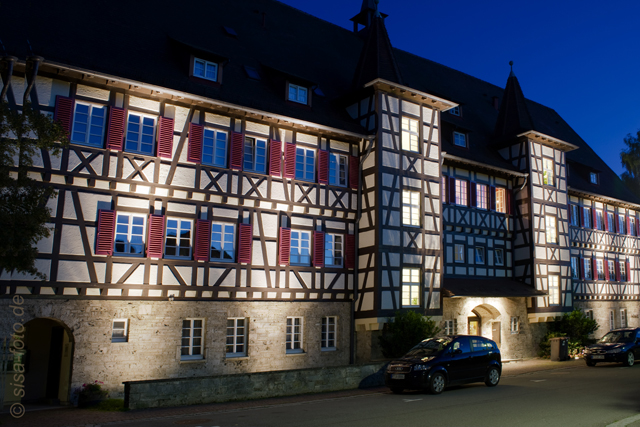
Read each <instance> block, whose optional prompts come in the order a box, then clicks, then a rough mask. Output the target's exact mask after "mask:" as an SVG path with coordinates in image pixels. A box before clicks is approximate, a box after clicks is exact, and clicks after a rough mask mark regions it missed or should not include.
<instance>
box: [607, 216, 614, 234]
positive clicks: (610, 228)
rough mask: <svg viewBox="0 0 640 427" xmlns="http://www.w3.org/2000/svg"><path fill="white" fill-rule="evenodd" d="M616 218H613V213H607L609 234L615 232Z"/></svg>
mask: <svg viewBox="0 0 640 427" xmlns="http://www.w3.org/2000/svg"><path fill="white" fill-rule="evenodd" d="M613 224H614V218H613V213H612V212H607V225H608V226H609V227H608V228H609V232H610V233H613V232H614V231H615V227H614V225H613Z"/></svg>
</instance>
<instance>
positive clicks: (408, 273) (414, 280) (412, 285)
mask: <svg viewBox="0 0 640 427" xmlns="http://www.w3.org/2000/svg"><path fill="white" fill-rule="evenodd" d="M402 306H403V307H419V306H420V269H419V268H403V269H402Z"/></svg>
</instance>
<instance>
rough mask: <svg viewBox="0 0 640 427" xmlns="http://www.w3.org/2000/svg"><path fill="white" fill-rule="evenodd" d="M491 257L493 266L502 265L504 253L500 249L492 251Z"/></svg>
mask: <svg viewBox="0 0 640 427" xmlns="http://www.w3.org/2000/svg"><path fill="white" fill-rule="evenodd" d="M493 257H494V260H493V262H494V264H495V265H504V251H503V250H502V249H499V248H498V249H494V251H493Z"/></svg>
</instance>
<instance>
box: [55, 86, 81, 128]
mask: <svg viewBox="0 0 640 427" xmlns="http://www.w3.org/2000/svg"><path fill="white" fill-rule="evenodd" d="M75 103H76V102H75V100H73V99H71V98H67V97H66V96H60V95H56V109H55V111H54V113H53V119H54V120H56V121H58V122H59V123H60V125H61V126H62V128H63V129H64V130H65V131H66V132H67V133H69V134H70V133H71V124H72V123H73V107H74V106H75Z"/></svg>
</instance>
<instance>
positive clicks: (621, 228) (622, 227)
mask: <svg viewBox="0 0 640 427" xmlns="http://www.w3.org/2000/svg"><path fill="white" fill-rule="evenodd" d="M618 233H620V234H627V227H626V224H625V221H624V215H620V214H619V215H618Z"/></svg>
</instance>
